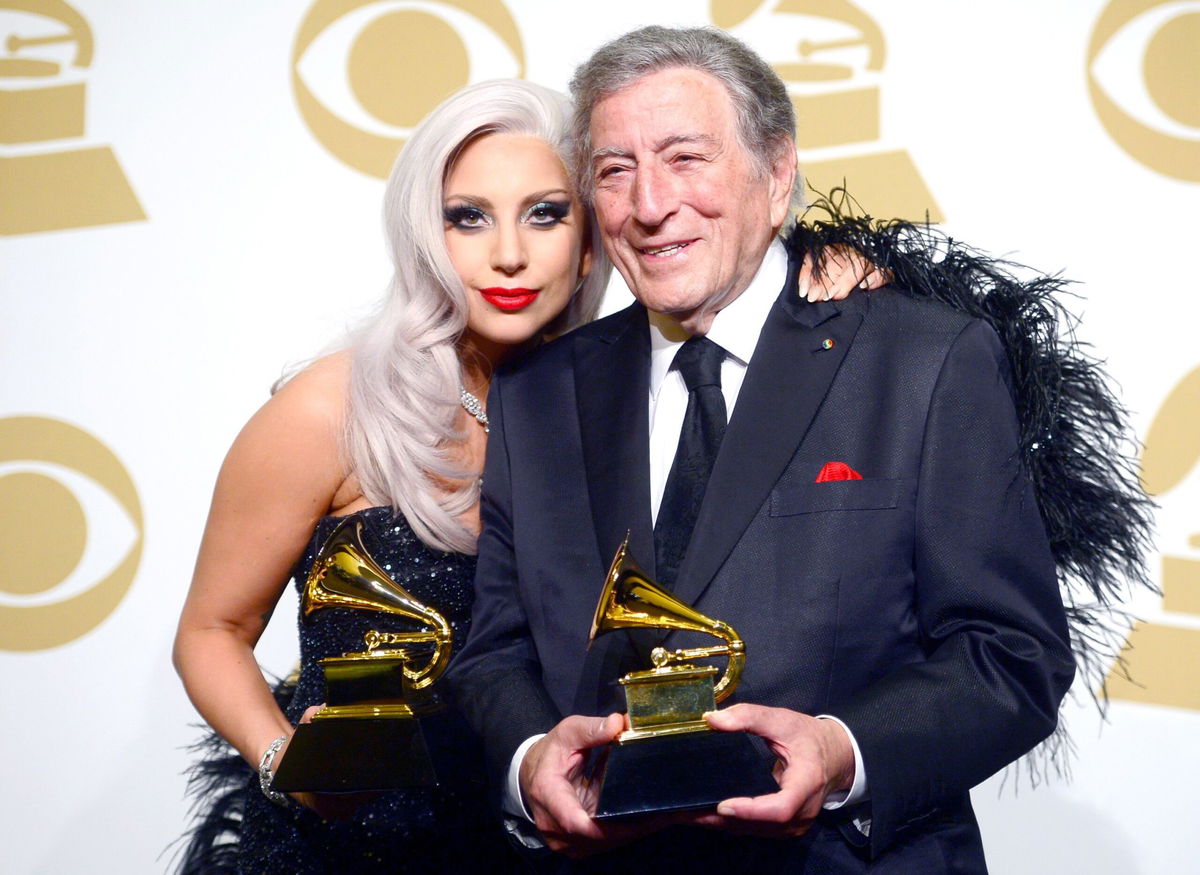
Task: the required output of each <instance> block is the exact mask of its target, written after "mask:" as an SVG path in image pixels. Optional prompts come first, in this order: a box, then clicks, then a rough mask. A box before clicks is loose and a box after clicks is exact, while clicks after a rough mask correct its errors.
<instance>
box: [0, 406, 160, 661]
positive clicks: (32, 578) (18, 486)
mask: <svg viewBox="0 0 1200 875" xmlns="http://www.w3.org/2000/svg"><path fill="white" fill-rule="evenodd" d="M142 534H143V519H142V506H141V502H140V501H139V499H138V495H137V490H136V489H135V488H134V485H133V481H132V480H131V479H130V477H129V474H128V472H127V471H126V470H125V467H124V466H123V465H122V464H121V463H120V461H118V459H117V457H116V456H114V455H113V453H112V451H111V450H109V449H108V447H106V446H104V445H103V444H102V443H100V442H99V441H98V440H96V438H94V437H92V436H91V435H90V434H88V433H87V432H85V431H81V430H80V429H78V428H75V427H74V426H71V425H67V424H66V423H64V422H60V421H58V420H54V419H43V418H40V417H32V416H14V417H8V418H4V419H0V650H20V651H28V650H44V649H46V648H49V647H57V646H59V645H61V644H66V643H67V642H69V641H74V640H75V639H76V638H79V637H80V636H82V635H84V634H86V633H87V632H90V631H91V630H92V629H94V628H95V627H96V626H98V625H99V624H100V623H101V622H102V621H103V620H104V618H105V617H107V616H108V615H109V614H111V613H112V612H113V611H114V610H115V609H116V607H117V605H118V604H120V602H121V599H122V598H124V596H125V593H126V591H128V589H129V585H130V584H131V583H132V582H133V577H134V574H135V573H136V572H137V568H138V563H139V562H140V560H141V557H142Z"/></svg>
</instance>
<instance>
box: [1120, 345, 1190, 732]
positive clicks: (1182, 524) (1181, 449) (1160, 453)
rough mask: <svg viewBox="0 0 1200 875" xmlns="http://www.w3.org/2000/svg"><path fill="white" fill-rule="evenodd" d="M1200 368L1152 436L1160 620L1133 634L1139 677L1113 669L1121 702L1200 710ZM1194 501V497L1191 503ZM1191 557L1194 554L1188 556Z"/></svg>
mask: <svg viewBox="0 0 1200 875" xmlns="http://www.w3.org/2000/svg"><path fill="white" fill-rule="evenodd" d="M1197 434H1200V367H1197V368H1196V369H1194V370H1193V371H1192V372H1191V373H1189V374H1188V375H1187V376H1185V377H1184V378H1183V379H1182V380H1181V381H1180V382H1179V385H1177V386H1176V387H1175V388H1174V389H1173V390H1171V393H1170V394H1169V395H1168V396H1167V400H1166V401H1164V402H1163V404H1162V407H1161V408H1159V411H1158V413H1157V414H1156V415H1155V417H1154V421H1153V422H1151V424H1150V431H1149V432H1148V433H1147V435H1146V448H1145V450H1144V451H1143V453H1142V482H1143V483H1144V484H1145V487H1146V491H1147V492H1150V493H1151V494H1153V495H1155V496H1157V498H1158V500H1159V503H1160V505H1161V507H1162V510H1161V512H1160V513H1159V515H1158V519H1157V528H1158V540H1159V543H1160V544H1162V545H1163V556H1162V591H1163V602H1162V610H1163V612H1164V616H1163V618H1162V621H1161V622H1140V623H1138V624H1137V625H1136V626H1134V628H1133V632H1132V633H1131V634H1130V636H1129V644H1128V649H1127V650H1126V652H1125V659H1126V663H1127V665H1128V669H1129V674H1130V675H1131V677H1132V678H1133V680H1132V682H1130V681H1129V680H1126V679H1125V678H1124V677H1121V676H1119V672H1115V671H1114V672H1113V674H1111V675H1110V676H1109V678H1108V681H1107V686H1108V692H1109V695H1110V696H1111V697H1112V698H1114V699H1128V700H1131V701H1135V702H1149V703H1151V704H1155V705H1171V706H1174V707H1176V708H1191V709H1194V710H1197V711H1200V672H1197V670H1196V668H1197V666H1200V531H1197V528H1200V519H1198V518H1197V515H1196V507H1197V504H1196V496H1197V495H1198V494H1200V477H1197V476H1196V475H1197V474H1198V473H1200V472H1198V471H1197V462H1200V440H1197V439H1196V436H1197ZM1189 499H1190V500H1189ZM1189 554H1190V555H1189Z"/></svg>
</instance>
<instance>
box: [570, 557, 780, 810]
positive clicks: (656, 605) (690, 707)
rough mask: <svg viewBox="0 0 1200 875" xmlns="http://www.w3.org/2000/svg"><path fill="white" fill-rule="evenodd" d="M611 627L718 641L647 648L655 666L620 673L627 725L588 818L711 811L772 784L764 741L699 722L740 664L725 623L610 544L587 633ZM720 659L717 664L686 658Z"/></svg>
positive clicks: (738, 648)
mask: <svg viewBox="0 0 1200 875" xmlns="http://www.w3.org/2000/svg"><path fill="white" fill-rule="evenodd" d="M617 629H658V630H665V631H688V632H702V633H706V634H709V635H712V636H714V637H716V638H719V639H721V640H722V641H723V642H724V643H723V644H717V645H713V646H711V647H692V648H684V649H679V650H667V649H666V648H664V647H655V648H654V649H653V650H652V651H651V653H650V661H651V662H652V663H653V666H654V667H653V668H650V669H646V670H643V671H633V672H629V673H628V674H626V675H625V676H624V677H622V678H621V679H620V684H621V685H622V686H623V687H624V688H625V702H626V704H627V706H628V713H629V729H627V730H626V731H625V732H622V733H621V735H620V736H619V737H618V738H617V740H616V742H614V743H613V745H612V746H611V747H610V749H609V751H608V757H607V761H606V763H605V764H604V771H603V775H602V778H601V781H602V783H601V788H600V794H599V801H598V803H597V806H596V813H595V815H594V816H595V817H596V818H600V819H603V818H610V817H628V816H632V815H638V814H649V813H651V812H655V811H680V810H686V809H700V808H711V807H713V806H715V805H716V804H717V803H718V802H720V801H721V800H723V799H729V798H733V797H735V796H760V795H763V794H764V793H773V792H775V791H776V790H778V789H779V787H778V785H777V784H776V783H775V779H774V778H773V777H772V776H771V770H772V765H773V758H772V757H771V756H770V754H769V753H768V751H767V749H766V746H765V745H764V744H763V742H762V740H761V739H759V738H757V737H756V736H753V735H750V734H748V733H745V732H717V731H715V730H713V729H710V728H709V726H708V724H707V723H705V722H704V716H703V715H704V713H705V712H706V711H713V710H715V709H716V707H717V703H718V702H720V701H722V700H724V699H725V698H727V697H728V696H729V695H730V694H731V693H732V692H733V691H734V689H735V688H736V687H737V683H738V680H739V679H740V677H741V674H742V668H743V667H744V666H745V664H746V645H745V642H744V641H742V639H741V637H739V636H738V634H737V632H735V631H734V630H733V628H732V627H731V626H729V625H728V624H727V623H724V622H722V621H720V620H714V619H712V618H710V617H706V616H705V615H704V614H702V613H700V612H699V611H697V610H696V609H694V608H692V607H690V606H689V605H687V604H684V603H683V602H681V601H680V600H679V599H678V598H676V597H675V596H674V595H673V594H671V593H670V592H669V591H667V590H665V589H663V588H662V587H661V586H660V585H658V584H657V583H655V582H654V581H653V580H651V579H650V578H649V577H647V575H646V573H645V572H644V571H642V569H641V568H639V567H638V565H637V563H636V562H635V561H634V560H633V558H632V557H631V556H630V555H629V542H628V540H626V542H625V543H623V544H622V545H621V546H620V548H619V549H618V550H617V555H616V556H615V557H614V558H613V561H612V566H611V567H610V568H609V570H608V577H607V579H606V580H605V583H604V589H603V591H602V592H601V594H600V602H599V604H597V606H596V616H595V618H594V619H593V620H592V628H591V632H590V633H589V635H588V644H589V646H590V645H591V643H592V642H593V641H595V639H596V637H597V636H599V635H603V634H604V633H606V632H611V631H614V630H617ZM713 656H727V657H728V658H729V661H728V663H727V665H726V667H725V671H724V673H723V674H722V675H721V678H720V680H719V681H717V682H716V684H715V685H714V683H713V678H714V677H715V676H716V674H717V668H716V667H715V666H712V665H692V664H690V663H689V662H687V661H686V660H693V659H704V658H707V657H713Z"/></svg>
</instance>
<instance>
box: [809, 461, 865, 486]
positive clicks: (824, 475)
mask: <svg viewBox="0 0 1200 875" xmlns="http://www.w3.org/2000/svg"><path fill="white" fill-rule="evenodd" d="M862 479H863V476H862V474H859V473H858V472H857V471H855V470H854V469H853V468H851V467H850V466H849V465H847V464H846V463H845V462H826V463H825V467H824V468H822V469H821V473H820V474H818V475H817V482H818V483H828V482H829V481H831V480H862Z"/></svg>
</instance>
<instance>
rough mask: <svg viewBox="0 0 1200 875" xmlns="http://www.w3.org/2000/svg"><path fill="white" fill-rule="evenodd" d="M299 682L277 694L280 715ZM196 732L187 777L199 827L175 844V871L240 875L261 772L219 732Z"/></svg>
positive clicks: (287, 683) (280, 686)
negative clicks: (251, 790) (249, 805)
mask: <svg viewBox="0 0 1200 875" xmlns="http://www.w3.org/2000/svg"><path fill="white" fill-rule="evenodd" d="M296 679H297V675H295V674H293V675H292V676H290V677H289V678H287V679H286V680H283V681H277V682H276V683H275V685H274V686H273V688H272V694H273V695H274V696H275V701H276V703H277V704H278V705H279V708H280V710H281V711H286V710H287V706H288V703H289V702H290V701H291V699H292V694H293V693H294V692H295V690H296ZM197 728H198V729H202V730H204V734H203V735H202V736H201V738H200V739H199V740H198V741H196V742H194V743H192V744H191V745H189V746H188V752H189V753H191V754H192V755H193V757H194V758H195V761H194V762H193V763H192V765H191V766H189V767H188V770H187V772H186V774H187V795H188V796H189V797H191V800H192V805H191V809H190V811H189V814H190V816H191V817H192V819H193V821H194V823H193V825H192V826H191V828H190V829H189V830H188V831H187V832H186V833H184V835H182V836H181V837H180V838H179V839H177V840H176V844H180V843H182V845H183V847H182V855H181V857H180V859H179V862H178V867H177V868H176V870H175V871H176V873H178V875H213V873H237V871H238V855H239V853H240V850H241V844H240V843H241V835H242V815H243V814H244V813H245V807H246V788H247V787H248V786H249V785H251V783H252V782H253V781H257V780H258V778H257V772H256V770H255V769H253V768H252V767H251V766H250V764H249V763H247V762H246V761H245V760H244V759H242V757H241V755H240V754H239V753H238V752H237V751H236V750H234V748H233V747H232V746H231V745H230V744H229V742H227V741H226V740H225V739H224V738H222V737H221V736H220V735H218V734H217V733H216V731H215V730H213V729H210V728H209V727H207V726H203V725H200V724H197ZM177 853H178V851H177Z"/></svg>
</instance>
